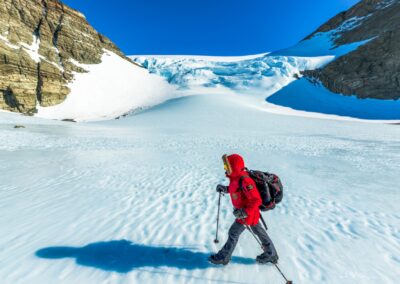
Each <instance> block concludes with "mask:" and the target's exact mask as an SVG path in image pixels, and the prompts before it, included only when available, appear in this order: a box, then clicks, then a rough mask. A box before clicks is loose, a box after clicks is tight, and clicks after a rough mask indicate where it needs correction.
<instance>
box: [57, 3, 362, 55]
mask: <svg viewBox="0 0 400 284" xmlns="http://www.w3.org/2000/svg"><path fill="white" fill-rule="evenodd" d="M63 2H64V3H66V4H67V5H69V6H71V7H73V8H75V9H77V10H79V11H81V12H83V13H84V14H85V15H86V18H87V20H88V21H89V23H90V24H92V25H93V26H94V27H95V28H96V29H97V30H98V31H99V32H100V33H102V34H104V35H106V36H108V37H109V38H110V39H111V40H113V41H114V42H115V43H116V44H117V45H118V46H119V47H120V48H121V49H122V51H123V52H125V53H126V54H127V55H134V54H196V55H244V54H255V53H262V52H266V51H274V50H277V49H280V48H284V47H288V46H290V45H292V44H295V43H296V42H298V41H299V40H301V39H303V38H304V37H305V36H307V35H308V34H310V33H311V32H313V31H314V30H315V29H316V28H317V27H319V26H320V25H321V24H323V23H324V22H325V21H327V20H328V19H329V18H331V17H332V16H334V15H336V14H337V13H339V12H341V11H344V10H347V9H348V8H349V7H351V6H352V5H354V4H355V3H357V2H358V0H124V1H123V0H113V1H110V0H95V1H84V0H64V1H63Z"/></svg>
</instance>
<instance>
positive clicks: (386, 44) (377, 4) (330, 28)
mask: <svg viewBox="0 0 400 284" xmlns="http://www.w3.org/2000/svg"><path fill="white" fill-rule="evenodd" d="M326 32H330V33H332V41H333V42H334V45H335V46H340V45H344V44H348V43H354V42H359V41H363V40H369V41H368V42H367V43H366V44H364V45H362V46H360V47H359V48H358V49H356V50H355V51H353V52H350V53H348V54H346V55H344V56H342V57H339V58H337V59H336V60H334V61H333V62H331V63H329V64H328V65H326V66H325V67H323V68H321V69H317V70H312V71H304V72H303V74H305V75H306V76H308V77H313V78H316V79H318V80H319V81H320V82H321V83H322V84H323V85H324V86H325V87H326V88H328V89H329V90H331V91H332V92H335V93H341V94H344V95H356V96H357V97H359V98H378V99H398V98H400V60H399V59H400V0H363V1H360V2H359V3H358V4H356V5H355V6H354V7H352V8H350V9H349V10H348V11H345V12H342V13H339V14H338V15H337V16H335V17H333V18H332V19H330V20H329V21H328V22H326V23H325V24H323V25H322V26H321V27H320V28H319V29H317V30H316V31H315V32H314V33H312V34H311V35H310V36H308V37H307V38H306V39H305V40H307V39H309V38H311V37H313V36H314V35H315V34H317V33H326Z"/></svg>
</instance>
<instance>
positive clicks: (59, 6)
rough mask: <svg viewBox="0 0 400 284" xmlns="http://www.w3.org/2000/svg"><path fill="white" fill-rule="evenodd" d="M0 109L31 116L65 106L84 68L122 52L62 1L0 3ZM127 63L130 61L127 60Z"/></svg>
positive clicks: (7, 0)
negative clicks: (108, 54) (105, 54)
mask: <svg viewBox="0 0 400 284" xmlns="http://www.w3.org/2000/svg"><path fill="white" fill-rule="evenodd" d="M0 14H1V17H0V108H2V109H6V110H10V111H18V112H23V113H33V112H35V110H36V106H37V105H41V106H51V105H55V104H58V103H61V102H62V101H63V100H64V99H65V98H66V96H67V95H68V93H69V92H70V90H69V88H68V83H69V82H71V81H72V80H73V77H74V76H73V74H74V72H85V70H84V69H83V68H81V67H80V64H97V63H100V62H101V57H102V54H103V52H104V49H107V50H110V51H112V52H114V53H116V54H118V55H120V56H121V57H124V55H123V54H122V52H121V51H120V50H119V49H118V48H117V47H116V46H115V44H114V43H112V42H111V41H110V40H109V39H108V38H107V37H105V36H103V35H101V34H99V33H98V32H97V31H96V30H95V29H94V28H93V27H92V26H91V25H90V24H89V23H88V22H87V21H86V18H85V16H84V15H83V14H82V13H80V12H79V11H76V10H74V9H72V8H70V7H68V6H67V5H65V4H63V3H62V2H61V1H58V0H2V1H1V2H0ZM127 60H129V59H127Z"/></svg>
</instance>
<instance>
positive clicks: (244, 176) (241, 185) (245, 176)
mask: <svg viewBox="0 0 400 284" xmlns="http://www.w3.org/2000/svg"><path fill="white" fill-rule="evenodd" d="M245 178H250V176H248V175H242V176H241V177H240V178H239V189H240V190H243V180H244V179H245Z"/></svg>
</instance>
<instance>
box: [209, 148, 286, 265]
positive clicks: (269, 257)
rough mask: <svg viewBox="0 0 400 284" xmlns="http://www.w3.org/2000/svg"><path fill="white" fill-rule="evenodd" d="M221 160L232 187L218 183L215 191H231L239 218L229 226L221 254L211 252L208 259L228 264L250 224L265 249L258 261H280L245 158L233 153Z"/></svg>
mask: <svg viewBox="0 0 400 284" xmlns="http://www.w3.org/2000/svg"><path fill="white" fill-rule="evenodd" d="M222 159H223V161H224V168H225V173H226V176H227V177H228V178H229V181H230V183H229V186H224V185H221V184H219V185H217V188H216V190H217V192H219V193H229V195H230V197H231V200H232V204H233V207H234V210H233V215H234V216H235V217H236V220H235V222H233V224H232V226H231V227H230V229H229V233H228V240H227V241H226V243H225V245H224V246H223V247H222V249H221V250H220V251H219V252H218V253H216V254H213V255H211V256H210V257H209V261H210V262H211V263H214V264H223V265H226V264H228V263H229V261H230V260H231V256H232V253H233V251H234V249H235V247H236V244H237V242H238V240H239V237H240V235H241V234H242V233H243V231H244V230H245V229H246V225H248V228H250V229H251V230H252V231H253V233H254V234H255V235H257V236H258V238H259V239H260V241H261V243H262V247H263V249H264V252H263V253H262V254H260V255H259V256H257V258H256V260H257V262H259V263H268V262H271V263H277V262H278V258H279V257H278V254H277V252H276V250H275V247H274V244H273V243H272V241H271V239H270V238H269V236H268V234H267V232H266V231H265V230H264V228H263V227H262V226H261V224H260V223H259V219H260V210H259V206H260V205H261V203H262V201H261V197H260V194H259V192H258V190H257V188H256V184H255V182H254V181H253V180H252V179H251V178H250V177H249V174H248V173H247V171H246V168H245V165H244V161H243V158H242V157H241V156H240V155H238V154H233V155H230V156H227V155H224V156H223V157H222Z"/></svg>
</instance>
